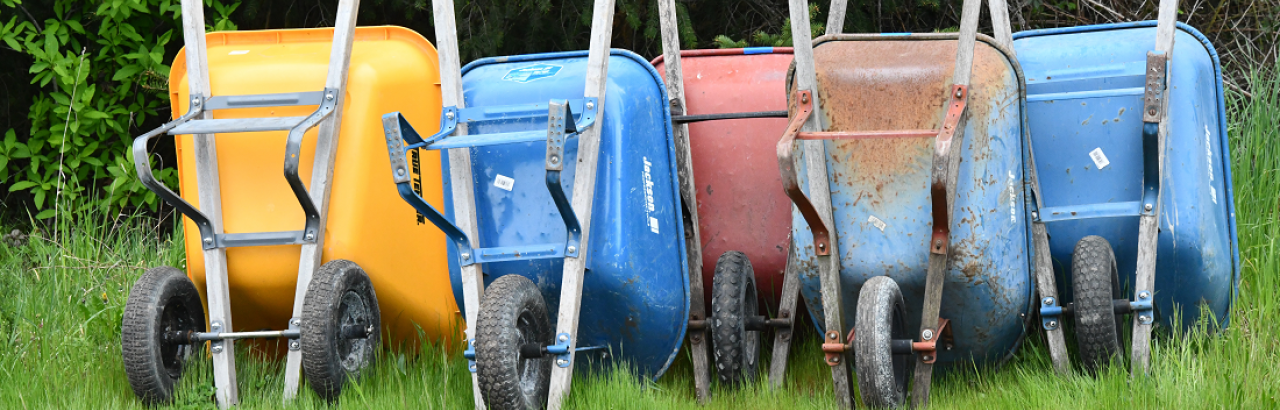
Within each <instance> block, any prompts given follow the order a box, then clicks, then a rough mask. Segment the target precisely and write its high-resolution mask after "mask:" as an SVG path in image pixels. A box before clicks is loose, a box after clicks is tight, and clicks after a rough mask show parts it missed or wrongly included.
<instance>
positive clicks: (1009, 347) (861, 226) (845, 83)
mask: <svg viewBox="0 0 1280 410" xmlns="http://www.w3.org/2000/svg"><path fill="white" fill-rule="evenodd" d="M912 38H933V39H932V40H927V39H915V40H913V39H912ZM983 38H984V39H985V36H984V37H983ZM956 44H957V42H956V40H955V37H954V35H952V36H945V37H942V38H940V36H937V35H932V36H931V35H914V36H895V37H892V38H887V37H879V36H840V37H836V38H835V39H834V40H827V41H820V42H819V43H818V44H815V47H814V55H815V62H816V66H817V73H818V89H819V96H820V100H819V101H820V102H821V104H822V107H821V108H822V113H823V117H824V123H825V124H826V125H827V127H826V129H827V130H829V131H855V130H902V129H937V128H938V127H939V126H940V125H941V122H942V117H943V115H944V113H943V110H942V109H943V106H944V105H945V104H946V102H947V101H948V90H949V89H950V85H951V75H952V70H953V67H954V65H955V63H954V61H955V55H956ZM1015 64H1016V63H1013V62H1011V61H1010V58H1009V57H1007V56H1006V55H1005V54H1004V53H1002V52H1001V51H1000V50H997V49H996V48H994V47H993V46H992V45H990V44H988V43H987V42H985V40H982V41H979V42H978V45H977V48H976V50H975V53H974V63H973V67H974V68H973V78H972V80H971V81H970V97H969V102H968V108H967V110H968V112H969V120H968V123H967V125H966V127H965V131H964V136H963V142H962V145H961V151H960V154H959V155H960V157H959V158H960V164H959V168H958V170H959V171H958V175H959V176H958V179H957V185H956V192H957V195H956V198H955V204H954V213H953V217H952V223H951V247H950V258H949V262H948V268H947V273H946V277H945V279H944V282H945V286H944V288H943V294H942V309H941V317H942V318H946V319H950V320H951V326H952V329H953V332H954V336H955V345H954V348H953V349H952V350H950V351H943V352H942V353H940V354H939V357H938V360H939V363H940V364H942V365H944V366H946V365H948V364H950V363H955V362H957V361H959V360H965V362H966V363H967V362H968V360H969V359H971V360H972V361H974V362H978V363H990V362H996V361H999V360H1001V359H1002V358H1004V357H1007V356H1008V355H1009V354H1011V353H1012V352H1013V351H1014V349H1016V348H1017V346H1018V344H1019V342H1020V341H1021V340H1022V336H1023V317H1022V316H1021V315H1022V314H1023V313H1026V312H1027V311H1028V309H1029V308H1030V303H1031V302H1032V300H1031V299H1032V297H1031V296H1032V290H1033V287H1032V284H1033V283H1032V282H1031V276H1030V275H1031V266H1030V262H1031V260H1032V259H1031V253H1030V251H1029V249H1030V242H1029V240H1028V239H1029V238H1030V234H1029V231H1030V225H1029V223H1028V221H1027V219H1026V215H1027V213H1028V209H1027V203H1026V198H1027V194H1026V192H1025V191H1024V189H1025V187H1024V184H1023V182H1024V180H1023V175H1024V171H1025V170H1024V165H1025V163H1024V145H1025V144H1024V143H1023V141H1024V139H1023V126H1022V116H1021V104H1020V102H1021V95H1020V91H1021V90H1020V85H1021V84H1022V82H1021V81H1020V79H1019V78H1018V75H1017V72H1016V66H1015ZM825 144H826V152H827V158H826V160H827V161H826V162H827V173H828V177H829V180H830V190H831V202H832V207H833V209H834V216H835V223H834V228H833V232H836V234H837V235H838V236H837V248H838V250H839V255H840V266H841V270H840V276H841V282H842V290H843V293H842V294H843V306H844V310H843V317H844V321H845V325H844V329H843V331H845V332H847V331H848V330H849V329H851V328H852V327H853V325H854V322H855V320H854V318H855V317H856V316H855V314H856V312H857V310H856V307H857V303H858V293H859V291H860V290H861V286H862V284H863V283H865V282H866V281H867V280H868V279H870V278H872V277H876V276H886V275H887V276H889V277H891V278H893V279H894V280H895V281H896V282H897V283H898V286H899V287H900V288H901V289H902V293H903V298H904V300H905V302H906V304H905V307H906V314H907V316H906V321H907V328H908V329H910V330H909V331H910V332H912V333H914V332H915V331H916V330H917V329H919V326H920V313H921V308H922V304H923V294H924V282H925V277H926V274H927V271H928V264H929V248H928V240H929V238H930V233H931V229H932V228H931V227H932V217H931V212H932V209H933V206H932V204H931V202H930V193H929V191H930V190H929V181H930V179H931V170H932V164H933V146H934V138H932V137H930V138H898V139H870V140H846V141H827V142H825ZM805 175H806V171H804V170H803V167H802V170H801V171H800V176H801V183H802V185H804V186H805V187H806V188H805V189H806V192H808V189H809V186H808V183H809V182H810V181H808V180H807V178H806V177H805ZM792 223H793V226H794V228H793V234H794V236H795V238H796V241H797V246H798V248H799V249H800V255H801V259H800V260H801V261H802V276H801V279H802V284H803V287H802V295H803V296H804V299H805V305H807V306H808V307H809V309H810V313H811V314H812V315H813V317H814V318H815V319H816V320H817V323H818V324H819V327H820V328H821V327H822V325H821V324H822V323H824V321H823V319H822V318H823V317H824V315H823V312H822V303H821V292H820V290H821V283H820V280H819V278H818V269H817V268H816V265H815V264H814V263H815V261H816V259H815V257H814V254H813V236H812V234H811V232H810V230H809V226H808V224H807V223H806V222H805V221H804V218H803V217H802V216H800V214H799V213H798V212H793V219H792Z"/></svg>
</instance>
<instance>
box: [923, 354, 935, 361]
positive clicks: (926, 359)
mask: <svg viewBox="0 0 1280 410" xmlns="http://www.w3.org/2000/svg"><path fill="white" fill-rule="evenodd" d="M931 360H933V356H932V355H924V361H926V362H927V361H931Z"/></svg>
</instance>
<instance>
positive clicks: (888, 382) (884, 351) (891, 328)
mask: <svg viewBox="0 0 1280 410" xmlns="http://www.w3.org/2000/svg"><path fill="white" fill-rule="evenodd" d="M906 314H907V313H906V308H905V307H904V305H903V300H902V290H900V289H899V288H898V283H897V282H894V281H893V279H890V278H889V277H888V276H877V277H874V278H871V279H870V280H867V282H866V283H864V284H863V285H862V291H861V292H860V293H858V314H857V316H858V318H857V322H856V323H855V324H854V341H853V343H854V346H853V349H854V350H853V351H854V363H856V364H857V372H858V391H859V392H861V393H862V403H863V404H865V405H866V406H868V407H874V408H896V407H901V406H902V405H903V404H905V400H904V399H905V397H906V392H907V380H908V378H909V377H908V376H909V374H910V373H909V372H910V370H911V364H912V363H914V361H915V357H914V356H911V355H894V354H893V348H892V344H891V341H893V340H894V339H898V340H904V339H911V334H910V332H909V331H908V329H907V322H906Z"/></svg>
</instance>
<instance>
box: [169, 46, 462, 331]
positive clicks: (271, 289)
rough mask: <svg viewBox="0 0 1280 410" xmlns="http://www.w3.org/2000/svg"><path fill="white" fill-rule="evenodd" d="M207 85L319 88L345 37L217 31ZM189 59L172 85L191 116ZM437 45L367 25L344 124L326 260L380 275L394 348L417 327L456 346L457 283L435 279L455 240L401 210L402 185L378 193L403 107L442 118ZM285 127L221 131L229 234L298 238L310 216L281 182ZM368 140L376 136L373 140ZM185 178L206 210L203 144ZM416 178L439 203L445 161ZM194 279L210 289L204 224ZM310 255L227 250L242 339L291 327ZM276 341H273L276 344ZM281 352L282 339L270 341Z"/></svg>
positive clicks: (222, 91) (192, 239)
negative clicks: (199, 164) (385, 132)
mask: <svg viewBox="0 0 1280 410" xmlns="http://www.w3.org/2000/svg"><path fill="white" fill-rule="evenodd" d="M205 38H206V42H207V45H208V58H209V63H208V64H209V76H210V79H211V83H212V87H213V94H214V95H244V94H264V93H287V92H302V91H314V90H318V89H320V88H321V86H322V85H323V84H324V81H325V74H326V73H327V70H328V68H329V52H330V47H331V44H332V41H333V29H332V28H322V29H304V30H261V31H231V32H219V33H210V34H208V35H206V37H205ZM186 61H187V60H186V57H185V49H184V51H180V52H179V53H178V56H177V57H176V58H175V59H174V64H173V68H172V70H171V76H170V80H169V90H170V98H171V104H172V110H171V112H173V113H174V115H175V116H177V115H178V114H181V113H185V112H187V109H188V104H189V102H190V101H191V100H190V98H188V95H187V94H188V90H189V88H188V87H187V68H188V67H187V65H186ZM437 65H438V63H437V58H436V50H435V47H433V46H432V45H431V43H428V42H427V40H426V39H424V38H422V36H420V35H418V34H417V33H415V32H413V31H412V30H409V29H406V28H401V27H358V28H356V30H355V45H354V48H353V51H352V54H351V70H350V75H349V77H348V84H349V86H348V88H347V93H348V94H347V96H346V103H345V108H344V110H345V115H343V116H342V122H343V124H342V135H341V136H340V138H339V142H338V148H337V155H336V157H335V161H336V164H337V165H336V166H335V171H334V175H333V181H332V184H333V186H332V187H333V188H332V189H333V191H332V192H331V193H330V197H329V216H328V224H327V226H326V229H325V235H326V236H325V240H324V251H323V256H322V259H323V261H325V262H327V261H330V260H333V259H348V260H351V261H354V262H356V263H358V264H359V265H360V267H361V268H363V269H364V270H365V272H366V273H368V275H369V278H370V280H371V281H372V283H373V285H374V287H375V288H376V289H377V293H378V302H379V308H380V309H381V312H382V326H383V329H384V330H385V331H387V332H389V335H387V336H384V340H385V341H386V342H387V343H389V344H392V345H394V344H397V343H400V342H402V341H406V340H416V339H417V337H418V328H419V327H421V329H422V330H423V331H424V332H425V336H426V337H427V338H428V339H432V340H438V339H441V338H443V339H453V338H454V337H456V336H457V332H456V328H457V326H458V323H460V322H459V320H458V319H459V318H458V316H456V315H457V313H456V312H457V310H458V308H457V306H456V305H455V303H454V301H453V299H452V298H450V297H449V293H448V291H447V287H448V282H447V281H446V278H443V277H441V276H439V275H424V274H423V272H430V271H433V270H442V269H445V268H446V266H447V265H446V262H445V260H444V258H445V256H446V255H445V251H444V248H445V247H446V246H445V237H444V235H443V234H442V233H440V231H439V230H438V229H436V228H435V227H434V226H431V225H424V223H425V221H424V220H423V219H421V217H418V216H415V214H414V211H413V209H412V208H409V207H406V206H403V201H401V200H400V196H399V194H397V192H396V190H395V187H394V186H393V185H387V184H371V183H369V181H372V180H382V179H384V178H385V175H386V167H387V164H386V163H387V158H386V153H385V151H386V150H385V148H384V147H383V141H382V138H381V137H380V136H381V135H382V134H381V133H382V124H381V122H380V121H379V120H378V116H379V114H381V113H384V112H390V111H401V112H403V113H405V115H406V116H408V117H409V118H410V119H415V120H417V121H423V122H425V121H427V120H432V121H431V123H434V122H435V121H434V119H435V118H439V116H440V110H441V108H440V107H441V105H440V90H439V85H438V84H439V82H440V74H439V70H438V69H437ZM314 110H315V107H314V106H296V107H274V108H258V109H240V110H221V111H215V112H214V117H215V118H219V119H222V118H256V117H270V116H306V115H309V114H311V112H312V111H314ZM286 134H287V132H285V131H271V132H255V133H245V134H234V135H233V134H223V135H219V136H218V137H217V154H218V163H219V167H218V178H219V180H220V182H221V184H220V185H221V191H222V221H223V224H224V226H225V230H226V232H229V233H237V232H268V231H288V230H293V229H298V227H300V226H302V225H303V220H304V217H303V212H302V209H301V207H300V206H299V205H298V200H297V198H296V197H295V196H294V194H293V192H292V191H291V190H290V188H289V185H288V183H287V182H285V179H284V177H283V169H282V168H281V163H282V159H283V158H284V148H285V137H286ZM369 136H378V137H375V138H367V137H369ZM175 141H176V142H175V144H176V146H177V152H178V164H177V168H178V179H179V182H180V188H181V189H180V191H181V192H182V197H183V199H185V200H187V201H188V202H190V203H192V204H198V203H199V201H198V192H197V189H196V171H195V170H196V160H195V150H194V149H193V148H192V147H193V146H194V145H193V142H192V136H191V135H181V136H178V138H176V139H175ZM315 141H316V130H312V131H311V132H309V133H307V134H306V139H305V140H304V142H303V149H302V156H303V158H302V159H301V160H300V161H299V168H300V169H299V175H300V176H301V177H302V180H304V181H310V175H311V166H312V164H313V162H314V161H313V159H312V158H313V155H314V152H315V151H314V147H315ZM416 158H420V163H415V165H420V166H417V167H414V168H413V170H412V172H413V173H414V175H413V178H414V180H416V181H421V184H420V189H421V191H422V192H421V194H422V195H423V196H424V197H426V198H429V199H431V200H435V201H439V200H440V199H439V198H440V197H441V184H440V178H439V176H438V175H439V174H438V173H437V171H436V170H437V169H439V165H437V161H438V160H437V157H435V156H434V155H429V156H425V155H424V156H420V157H416ZM183 228H184V230H185V232H187V235H186V237H185V240H184V245H185V248H186V255H187V263H186V267H187V272H188V275H189V276H190V277H191V279H192V280H194V281H195V283H196V288H197V289H199V290H200V293H201V297H202V298H204V297H205V295H204V292H205V280H204V277H205V272H204V269H205V264H204V255H203V248H202V246H201V243H200V236H199V235H196V234H193V233H196V232H199V230H198V229H196V225H195V224H194V223H193V222H192V221H191V220H190V219H185V218H184V220H183ZM403 241H412V242H414V243H417V244H422V246H421V251H419V252H415V253H413V254H411V255H408V256H406V255H401V254H400V253H398V252H395V251H394V250H395V249H396V247H397V245H398V244H400V243H402V242H403ZM299 251H300V246H298V245H281V246H267V247H247V248H229V249H227V251H226V252H227V264H228V269H227V271H228V280H229V285H230V289H231V295H230V296H231V300H233V301H234V303H233V304H232V305H231V306H232V309H231V311H232V315H233V317H234V318H235V321H234V322H233V323H234V324H235V329H232V330H234V331H251V330H260V329H273V328H280V327H282V326H284V324H285V323H287V322H288V320H289V318H290V317H291V315H292V309H293V301H294V299H293V295H294V292H295V289H296V284H297V275H298V258H299ZM264 345H265V343H264ZM270 345H271V346H274V345H275V344H274V343H271V344H270Z"/></svg>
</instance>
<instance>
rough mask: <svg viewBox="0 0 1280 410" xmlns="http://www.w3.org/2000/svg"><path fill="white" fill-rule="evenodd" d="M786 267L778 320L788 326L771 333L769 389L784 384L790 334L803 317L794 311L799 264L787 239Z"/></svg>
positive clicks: (798, 294) (798, 293)
mask: <svg viewBox="0 0 1280 410" xmlns="http://www.w3.org/2000/svg"><path fill="white" fill-rule="evenodd" d="M787 243H788V244H789V245H788V246H787V266H786V268H785V270H784V271H783V273H782V278H783V279H782V301H781V302H780V303H779V304H778V318H779V319H787V320H790V326H787V327H780V328H775V329H774V331H773V360H772V361H771V362H770V363H769V387H771V388H774V389H779V388H781V387H782V386H783V383H784V382H786V374H787V360H788V359H789V358H790V357H789V355H790V354H791V334H792V332H793V331H794V330H795V328H796V322H801V323H803V321H802V320H801V319H800V318H801V317H803V315H802V314H801V313H800V312H798V311H796V300H797V299H799V298H800V266H799V265H800V264H799V262H798V261H796V245H795V243H794V242H792V241H791V240H790V238H788V240H787Z"/></svg>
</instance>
